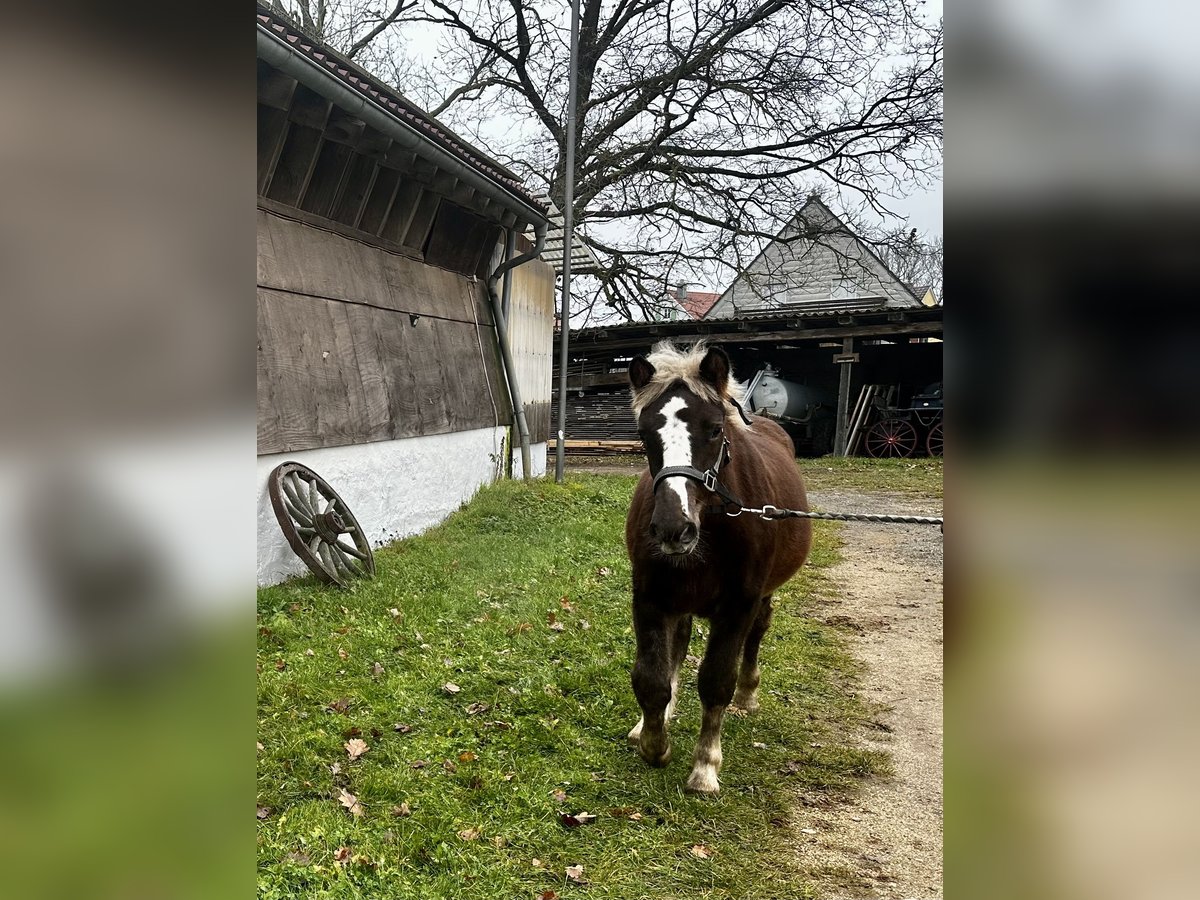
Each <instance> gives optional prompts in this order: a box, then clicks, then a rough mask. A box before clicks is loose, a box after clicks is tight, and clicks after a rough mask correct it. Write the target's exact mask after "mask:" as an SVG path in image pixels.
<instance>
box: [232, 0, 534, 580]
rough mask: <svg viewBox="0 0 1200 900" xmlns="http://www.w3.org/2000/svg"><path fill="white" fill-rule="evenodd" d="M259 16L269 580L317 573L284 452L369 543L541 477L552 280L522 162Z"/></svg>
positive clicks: (263, 561)
mask: <svg viewBox="0 0 1200 900" xmlns="http://www.w3.org/2000/svg"><path fill="white" fill-rule="evenodd" d="M256 25H257V57H258V59H257V65H258V213H257V216H258V293H257V305H258V454H259V465H258V490H259V498H258V501H259V506H258V518H259V522H258V534H259V536H258V552H259V562H258V577H259V582H260V584H265V583H272V582H275V581H279V580H281V579H282V578H284V577H287V576H288V575H290V574H293V573H296V572H300V571H303V565H302V564H301V563H300V561H299V560H298V559H297V558H296V557H295V556H294V554H292V552H291V550H290V549H289V548H288V547H287V544H286V542H285V540H284V538H283V535H282V533H281V532H280V529H279V527H278V525H277V524H276V522H275V519H274V514H273V512H272V509H271V504H270V501H269V499H268V497H267V491H266V481H267V477H268V475H269V473H270V472H271V470H272V469H274V468H275V466H276V465H278V464H279V463H280V462H281V461H284V460H295V461H297V462H301V463H303V464H305V465H307V466H309V467H311V468H312V469H314V470H315V471H316V472H318V473H319V474H320V475H322V476H323V477H324V478H325V479H326V480H327V481H329V482H330V483H331V484H332V485H333V486H334V488H335V489H336V490H337V491H338V492H339V493H340V494H341V495H342V497H343V498H344V499H345V500H346V502H347V503H348V504H349V505H350V507H351V508H352V509H353V511H354V512H355V514H356V515H357V517H358V519H359V522H360V523H361V524H362V526H363V528H364V530H365V531H366V532H367V536H368V538H369V539H370V540H371V541H372V542H374V543H380V542H383V541H385V540H389V539H392V538H395V537H398V536H403V535H407V534H412V533H415V532H417V531H420V530H423V529H424V528H427V527H429V526H430V525H433V524H435V523H437V522H438V521H440V520H441V519H442V518H444V517H445V516H446V515H447V514H449V513H450V512H451V511H453V510H454V509H456V508H457V507H458V506H459V505H460V504H461V503H462V502H463V501H464V500H466V499H468V498H469V497H470V496H471V495H472V494H473V493H474V492H475V491H476V490H477V489H478V487H479V486H480V485H481V484H484V483H486V482H488V481H491V480H493V479H495V478H497V477H500V476H502V475H503V474H505V472H506V470H508V469H509V468H510V466H511V468H512V469H514V470H515V471H516V473H517V474H521V473H522V472H523V470H526V460H527V461H528V468H527V471H529V472H530V473H531V474H534V475H536V474H542V473H544V472H545V466H546V440H547V438H548V435H549V427H550V378H551V359H550V357H551V339H552V334H553V328H554V310H553V306H554V270H553V268H552V267H551V266H550V265H548V264H546V263H544V262H542V261H541V260H539V259H537V255H538V253H539V252H540V250H541V248H542V246H543V245H544V241H545V237H546V228H547V219H546V210H545V208H544V206H542V205H541V204H540V203H538V202H537V201H536V200H535V199H534V198H533V197H532V196H531V195H530V194H529V193H528V192H527V191H526V190H525V188H524V186H523V185H522V184H521V182H520V180H519V179H518V178H517V177H516V176H515V175H514V174H513V173H512V172H511V171H509V170H508V169H506V168H504V167H503V166H502V165H501V164H499V163H498V162H496V161H495V160H493V159H491V158H490V157H488V156H487V155H486V154H485V153H484V152H483V151H481V150H479V149H478V148H476V147H473V146H471V145H470V144H468V143H467V142H465V141H463V140H462V139H460V138H459V137H458V136H456V135H455V134H453V133H452V132H450V131H449V130H448V129H446V128H445V127H444V126H443V125H442V124H441V123H439V122H438V121H437V120H435V119H433V118H431V117H430V116H428V115H427V114H426V113H424V112H423V111H422V110H420V109H419V108H417V107H416V106H415V105H414V104H412V103H411V102H410V101H408V100H407V99H405V98H404V97H403V96H402V95H401V94H399V93H397V92H396V91H395V90H393V89H391V88H389V87H387V86H386V85H384V84H383V83H382V82H380V81H378V80H377V79H375V78H373V77H372V76H371V75H370V74H368V73H366V72H364V71H362V70H361V69H359V68H358V67H356V66H354V65H353V64H352V63H350V62H349V61H347V60H345V59H343V58H341V57H340V56H339V55H338V54H337V53H335V52H334V51H332V50H331V49H330V48H328V47H326V46H323V45H322V44H320V43H319V42H317V41H314V40H312V39H311V38H309V37H308V36H306V35H305V34H304V33H303V32H302V31H301V30H300V29H299V28H298V27H296V25H295V24H294V23H292V22H290V21H288V20H286V19H283V18H281V17H280V16H279V15H277V14H276V13H275V12H273V11H272V10H271V9H270V8H268V7H265V6H263V5H261V4H259V5H258V6H257V10H256ZM514 397H518V398H519V399H520V405H519V406H518V407H517V413H518V415H514V403H513V398H514ZM522 426H523V427H522ZM518 448H519V450H518Z"/></svg>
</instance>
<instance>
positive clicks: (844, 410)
mask: <svg viewBox="0 0 1200 900" xmlns="http://www.w3.org/2000/svg"><path fill="white" fill-rule="evenodd" d="M853 352H854V338H842V354H843V355H846V356H848V355H850V354H851V353H853ZM853 365H854V363H852V362H850V361H849V360H845V361H844V362H842V364H841V369H842V373H841V379H840V381H839V383H838V405H837V420H836V422H837V425H836V427H835V429H834V436H833V455H834V456H846V455H847V453H846V449H847V447H846V445H847V440H846V439H847V433H848V431H849V424H850V375H851V367H852V366H853Z"/></svg>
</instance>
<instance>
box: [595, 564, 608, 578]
mask: <svg viewBox="0 0 1200 900" xmlns="http://www.w3.org/2000/svg"><path fill="white" fill-rule="evenodd" d="M596 574H597V575H599V576H600V577H601V578H607V577H608V576H609V575H611V574H612V569H610V568H609V567H608V566H601V567H600V568H598V569H597V570H596Z"/></svg>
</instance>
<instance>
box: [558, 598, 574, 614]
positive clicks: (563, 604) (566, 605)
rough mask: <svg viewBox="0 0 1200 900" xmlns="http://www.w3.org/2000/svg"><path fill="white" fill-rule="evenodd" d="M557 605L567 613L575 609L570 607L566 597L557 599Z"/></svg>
mask: <svg viewBox="0 0 1200 900" xmlns="http://www.w3.org/2000/svg"><path fill="white" fill-rule="evenodd" d="M558 605H559V606H561V607H562V608H563V609H565V610H566V611H567V612H571V611H572V610H573V609H575V607H573V606H572V605H571V601H570V600H569V599H567V598H566V597H559V598H558Z"/></svg>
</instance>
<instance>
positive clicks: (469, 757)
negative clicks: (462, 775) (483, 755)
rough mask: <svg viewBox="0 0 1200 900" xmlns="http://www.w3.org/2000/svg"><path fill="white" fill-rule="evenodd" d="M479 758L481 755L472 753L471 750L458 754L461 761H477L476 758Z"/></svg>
mask: <svg viewBox="0 0 1200 900" xmlns="http://www.w3.org/2000/svg"><path fill="white" fill-rule="evenodd" d="M477 759H479V757H478V756H476V755H475V754H474V753H472V752H471V751H470V750H464V751H463V752H462V753H460V754H458V761H459V762H465V763H469V762H475V760H477Z"/></svg>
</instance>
